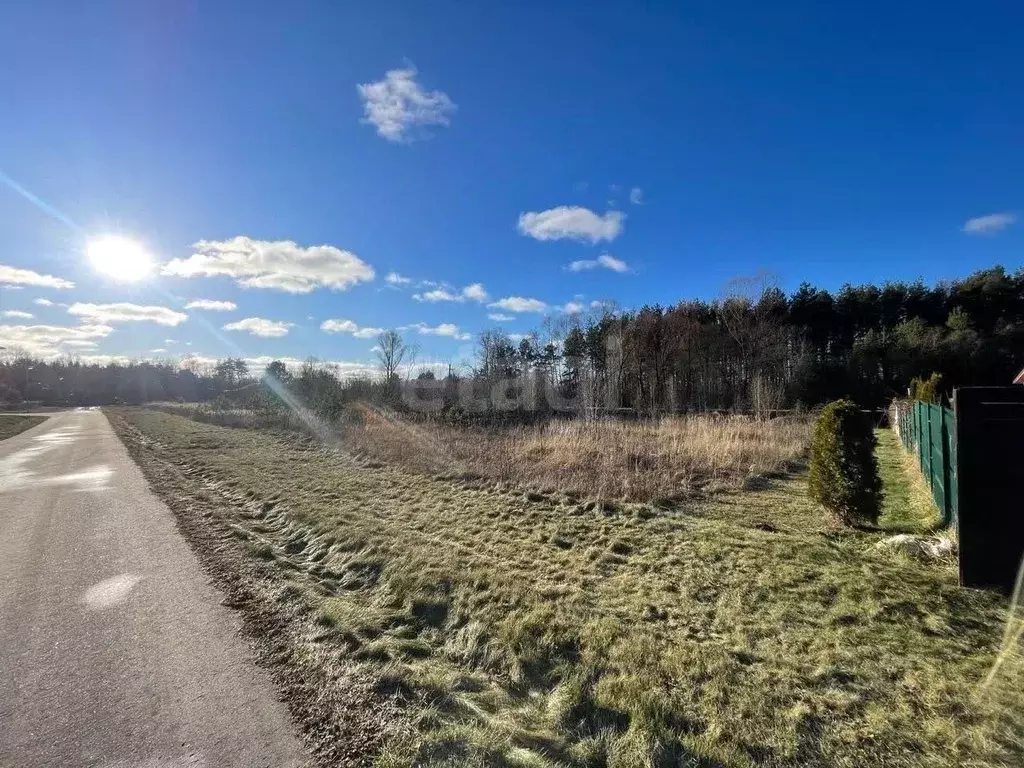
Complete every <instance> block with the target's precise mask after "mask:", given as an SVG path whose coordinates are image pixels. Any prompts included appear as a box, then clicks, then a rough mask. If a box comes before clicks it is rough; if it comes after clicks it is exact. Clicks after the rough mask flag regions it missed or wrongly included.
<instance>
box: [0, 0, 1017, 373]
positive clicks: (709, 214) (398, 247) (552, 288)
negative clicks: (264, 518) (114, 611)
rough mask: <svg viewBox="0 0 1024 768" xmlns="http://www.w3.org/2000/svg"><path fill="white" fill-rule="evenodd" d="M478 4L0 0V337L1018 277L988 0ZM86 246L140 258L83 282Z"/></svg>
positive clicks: (1003, 69) (430, 344)
mask: <svg viewBox="0 0 1024 768" xmlns="http://www.w3.org/2000/svg"><path fill="white" fill-rule="evenodd" d="M504 5H505V6H506V7H497V4H493V3H479V4H467V3H441V2H437V3H401V4H399V3H384V2H374V3H369V2H351V3H312V2H309V3H305V2H299V3H287V4H286V3H264V2H246V3H228V2H222V3H216V4H214V3H198V2H191V3H190V2H180V1H179V0H174V1H173V2H172V1H171V0H167V1H166V2H147V3H135V2H120V3H112V2H101V1H100V0H94V2H90V3H77V4H72V3H57V2H43V1H40V2H33V3H18V4H14V3H7V4H5V7H4V9H3V17H2V23H0V109H2V114H3V115H4V120H3V121H2V122H0V170H2V171H3V173H4V174H5V175H6V177H7V178H9V179H12V180H15V181H16V182H17V183H18V184H19V185H21V187H22V188H23V189H25V190H28V191H30V192H31V193H33V194H34V195H35V196H37V198H38V200H39V201H42V203H43V206H44V207H48V208H49V209H50V210H43V208H41V207H39V206H38V205H36V204H34V203H33V202H31V201H30V200H28V199H27V198H26V197H25V196H24V195H22V194H20V193H19V192H17V191H16V190H15V189H13V188H12V187H10V186H5V185H0V227H2V229H0V231H2V232H3V240H2V242H0V265H4V267H6V272H5V271H3V269H0V282H6V285H5V287H4V288H3V289H2V290H0V311H4V312H15V313H18V312H21V313H28V314H31V315H33V317H32V318H26V317H23V316H18V315H15V316H8V317H0V323H2V324H3V326H2V327H3V329H4V330H2V331H0V344H6V345H8V346H13V345H16V344H17V345H20V346H23V347H27V348H31V349H34V350H36V351H38V352H39V353H41V354H54V353H56V352H70V351H75V352H77V353H78V354H80V355H83V356H87V355H127V356H138V357H145V356H157V357H159V356H161V355H164V354H167V355H172V354H173V355H180V354H184V353H194V354H197V355H200V356H203V357H218V356H223V355H226V354H242V355H244V356H246V357H250V358H260V357H264V356H270V357H274V356H277V357H292V358H303V357H305V356H307V355H316V356H319V357H321V358H324V359H328V360H336V361H348V362H351V363H353V364H367V363H369V362H370V360H371V353H370V348H371V347H372V346H373V339H372V338H370V337H371V336H372V333H371V331H370V330H368V329H374V328H387V327H403V328H405V331H404V333H405V334H406V335H407V336H408V337H409V338H410V340H413V341H415V342H417V343H418V344H419V345H420V347H421V356H422V357H423V358H425V359H426V358H430V359H436V360H459V359H461V358H464V357H466V356H468V355H469V354H471V342H470V341H468V340H467V339H466V337H467V336H469V335H474V334H476V333H477V332H479V331H480V330H482V329H483V328H487V327H494V326H500V327H502V328H504V329H505V330H507V331H509V332H513V333H522V332H526V331H529V330H531V329H533V328H536V327H539V326H540V324H541V321H542V319H543V317H545V316H548V315H553V316H559V315H564V314H565V310H566V308H567V305H568V309H570V310H574V309H577V308H578V307H576V306H574V305H580V306H582V307H584V308H588V307H589V306H590V303H591V302H594V301H602V300H614V301H616V302H618V303H619V304H620V305H622V306H625V307H632V306H638V305H641V304H643V303H645V302H650V303H654V302H661V303H671V302H674V301H678V300H679V299H682V298H689V297H695V296H696V297H705V298H711V297H714V296H715V295H716V294H718V293H720V291H721V290H722V288H723V285H724V283H725V282H726V281H728V280H729V279H730V278H733V277H737V276H742V275H750V274H754V273H759V272H768V273H771V274H773V275H777V277H778V279H779V281H780V283H781V284H782V286H783V287H784V288H786V289H792V288H794V287H795V286H796V285H798V284H799V283H800V282H801V281H802V280H809V281H811V282H813V283H816V284H819V285H823V286H826V287H830V288H837V287H839V286H840V285H842V284H843V283H844V282H847V281H852V282H865V281H883V280H887V279H914V278H916V277H919V276H920V277H923V278H924V279H926V280H928V281H932V280H935V279H939V278H945V277H955V276H960V275H964V274H967V273H969V272H970V271H972V270H974V269H977V268H981V267H986V266H991V265H992V264H995V263H1002V264H1004V265H1006V266H1007V267H1009V268H1013V269H1015V268H1017V267H1018V266H1019V265H1020V264H1021V263H1022V259H1021V246H1022V244H1024V223H1019V222H1018V221H1017V216H1018V212H1019V211H1020V210H1021V209H1022V208H1024V201H1022V199H1021V179H1022V178H1024V152H1022V149H1021V143H1020V128H1021V125H1024V100H1022V97H1021V93H1022V91H1021V87H1020V77H1021V74H1022V72H1024V46H1021V45H1020V44H1019V42H1020V40H1019V30H1020V29H1021V23H1022V22H1024V9H1022V8H1021V7H1020V6H1019V4H1017V3H1012V2H977V3H972V4H970V5H964V4H962V3H956V4H954V3H947V4H943V3H939V4H936V3H908V4H893V3H874V2H865V3H859V4H833V3H820V2H779V3H773V4H765V3H759V2H731V3H730V2H706V3H704V2H698V3H687V4H680V3H668V2H666V3H646V4H639V3H626V2H621V3H588V4H585V5H584V4H579V3H552V2H522V3H516V4H504ZM360 85H364V86H369V87H368V88H363V89H360V88H359V86H360ZM368 106H369V108H370V111H369V112H368V111H367V109H368ZM368 115H370V116H371V117H372V118H373V119H374V120H376V124H375V123H374V122H373V121H372V120H369V119H368V117H367V116H368ZM631 197H632V201H631ZM55 212H57V213H55ZM524 214H525V216H524ZM530 214H533V215H532V216H531V215H530ZM982 217H989V218H982ZM972 220H975V221H974V223H971V224H968V222H970V221H972ZM965 228H966V231H965ZM110 233H119V234H121V235H123V236H125V237H130V238H132V239H134V240H136V241H137V242H139V243H141V244H143V245H144V246H145V249H146V250H147V252H148V253H150V254H151V255H152V257H153V258H154V260H156V261H157V262H158V266H157V268H156V271H155V274H154V275H153V276H151V277H150V278H148V279H146V280H142V281H139V282H135V283H125V282H118V281H115V280H112V279H111V278H110V277H109V276H106V275H103V274H101V273H98V272H97V271H96V270H95V269H94V268H93V267H92V266H91V264H90V263H89V261H88V259H86V258H85V253H86V251H87V249H88V244H89V242H90V240H92V239H95V238H97V237H101V236H103V235H107V234H110ZM200 242H203V243H205V244H204V245H200V246H197V245H196V244H197V243H200ZM275 244H276V245H275ZM319 246H327V248H326V249H322V250H319V251H316V250H314V251H309V250H306V249H308V248H316V247H319ZM602 256H605V257H606V258H604V259H601V257H602ZM573 262H585V263H584V264H581V265H577V268H576V269H575V270H573V269H570V268H569V265H571V264H572V263H573ZM169 265H170V266H169ZM17 270H30V271H31V272H33V273H35V274H37V275H43V276H52V277H55V278H59V279H60V280H62V281H66V282H70V283H74V287H73V288H71V287H64V288H55V287H45V286H43V285H39V282H40V280H39V279H36V278H26V276H25V274H24V273H22V272H18V271H17ZM392 272H394V273H397V274H398V275H401V276H403V277H405V278H408V279H409V280H410V282H407V283H398V284H389V283H388V282H387V281H386V276H387V275H388V274H389V273H392ZM5 275H6V277H5ZM185 275H188V276H185ZM371 276H372V277H371ZM43 282H46V281H45V280H44V281H43ZM51 282H52V281H51ZM245 285H248V286H249V287H244V286H245ZM468 286H476V287H474V288H470V289H469V290H468V291H466V288H467V287H468ZM432 291H433V292H434V293H431V292H432ZM464 291H465V293H464ZM417 295H418V296H419V297H420V298H419V300H418V299H417V298H415V296H417ZM510 297H514V298H515V297H517V298H522V299H532V300H534V301H533V302H525V303H524V302H504V303H501V300H502V299H507V298H510ZM37 298H43V299H46V300H49V301H51V302H53V304H52V305H51V306H41V305H39V304H37V303H35V302H34V300H35V299H37ZM431 298H433V299H435V300H429V299H431ZM196 299H204V300H217V301H228V302H232V303H234V304H235V305H237V309H234V310H229V311H212V310H205V309H196V308H186V305H187V304H188V303H190V302H191V301H193V300H196ZM438 299H441V300H438ZM445 299H447V300H445ZM76 304H77V305H78V307H77V308H76V309H75V311H74V312H72V311H70V310H72V309H73V308H75V305H76ZM109 304H129V305H134V306H135V307H136V308H138V307H144V308H149V309H148V310H147V311H142V310H138V309H135V310H132V309H125V308H123V307H122V308H120V309H116V308H115V309H111V308H109V307H107V305H109ZM540 304H543V305H544V308H545V309H544V311H517V310H531V309H536V308H539V306H540ZM83 305H84V309H83ZM491 305H497V306H491ZM97 307H99V308H97ZM153 308H162V309H164V310H167V312H169V313H170V314H167V313H166V312H159V311H157V310H155V309H153ZM175 313H178V314H180V315H185V316H187V320H183V321H182V320H178V314H175ZM499 314H500V315H504V316H505V317H509V318H512V319H511V320H500V321H495V320H492V319H490V318H489V315H499ZM253 318H256V319H262V320H266V321H271V324H270V325H267V324H265V323H259V322H256V321H253V322H249V323H244V322H243V324H242V325H241V326H239V328H240V329H239V330H224V326H226V325H231V324H234V323H239V322H241V321H245V320H251V319H253ZM328 320H334V321H336V322H335V323H333V324H329V325H328V328H332V329H334V332H328V331H325V330H322V329H321V325H322V324H324V323H325V322H326V321H328ZM175 321H177V324H173V325H172V324H170V323H172V322H175ZM344 321H348V322H347V323H346V322H344ZM275 323H276V324H278V325H274V324H275ZM83 325H84V326H86V327H88V328H92V329H93V330H92V331H86V332H84V333H83V332H82V331H81V326H83ZM40 328H46V329H50V330H40ZM104 328H105V329H109V330H107V331H103V330H101V329H104ZM19 329H20V330H19ZM26 329H29V330H26ZM31 329H35V330H31ZM52 329H64V331H59V330H52ZM456 329H457V330H456ZM253 330H256V331H259V332H261V333H276V334H279V335H276V336H267V335H262V336H261V335H255V334H253V333H252V332H251V331H253ZM445 334H448V335H445ZM168 340H172V341H168ZM68 342H71V344H70V346H69V345H68ZM174 342H176V343H174ZM157 349H159V350H166V352H152V351H151V350H157Z"/></svg>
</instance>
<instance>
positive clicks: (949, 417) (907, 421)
mask: <svg viewBox="0 0 1024 768" xmlns="http://www.w3.org/2000/svg"><path fill="white" fill-rule="evenodd" d="M895 416H896V420H897V424H896V432H897V433H898V434H899V436H900V439H901V440H902V441H903V445H904V447H905V448H906V449H907V450H908V451H912V452H915V453H916V454H917V460H918V465H919V466H920V467H921V474H922V475H923V476H924V479H925V480H926V481H927V482H928V485H929V487H930V488H931V490H932V498H934V499H935V505H936V506H937V507H938V508H939V510H940V511H941V512H942V521H943V525H947V526H949V525H952V526H955V525H956V523H957V513H958V509H957V507H958V502H957V486H956V430H955V426H954V425H955V419H954V417H953V411H951V410H950V409H949V408H943V407H942V406H941V405H935V404H933V403H925V402H922V401H920V400H916V401H914V402H913V403H909V404H906V403H904V404H901V406H898V407H897V408H896V411H895Z"/></svg>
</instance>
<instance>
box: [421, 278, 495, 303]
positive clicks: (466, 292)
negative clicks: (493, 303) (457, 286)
mask: <svg viewBox="0 0 1024 768" xmlns="http://www.w3.org/2000/svg"><path fill="white" fill-rule="evenodd" d="M453 290H454V289H452V288H450V287H449V286H441V287H440V288H435V289H434V290H432V291H427V292H426V293H414V294H413V295H412V297H413V298H414V299H416V301H455V302H459V303H461V302H464V301H467V300H468V301H477V302H480V303H481V304H482V303H483V302H485V301H487V299H489V298H490V296H489V295H488V294H487V290H486V289H485V288H484V286H483V284H482V283H472V284H471V285H467V286H466V287H465V288H463V289H462V290H461V291H459V292H458V293H454V292H453Z"/></svg>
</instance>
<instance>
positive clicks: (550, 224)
mask: <svg viewBox="0 0 1024 768" xmlns="http://www.w3.org/2000/svg"><path fill="white" fill-rule="evenodd" d="M625 218H626V214H624V213H622V212H621V211H607V212H606V213H604V214H603V215H598V214H596V213H594V212H593V211H592V210H590V209H589V208H583V207H581V206H578V205H571V206H570V205H560V206H558V207H557V208H551V209H549V210H546V211H541V212H540V213H534V212H529V213H523V214H520V216H519V234H521V235H526V236H528V237H532V238H534V239H535V240H578V241H581V242H585V243H586V242H589V243H599V242H601V241H602V240H608V241H609V242H610V241H612V240H614V239H615V238H616V237H618V236H619V235H620V234H622V227H623V224H622V222H623V220H624V219H625Z"/></svg>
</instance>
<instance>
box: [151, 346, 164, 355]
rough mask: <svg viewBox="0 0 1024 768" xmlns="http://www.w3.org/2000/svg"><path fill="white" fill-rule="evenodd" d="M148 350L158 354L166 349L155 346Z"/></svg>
mask: <svg viewBox="0 0 1024 768" xmlns="http://www.w3.org/2000/svg"><path fill="white" fill-rule="evenodd" d="M149 351H150V352H152V353H153V354H154V355H158V354H161V353H163V352H166V351H167V350H166V349H164V348H163V347H157V348H156V349H151V350H149Z"/></svg>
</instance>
